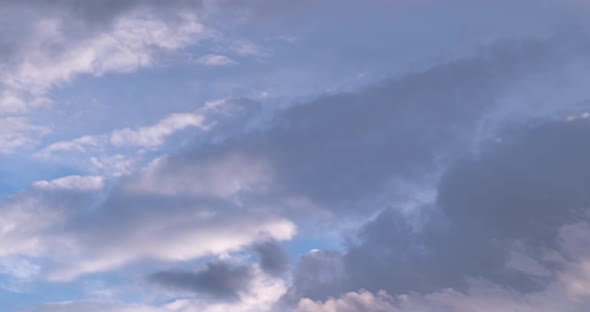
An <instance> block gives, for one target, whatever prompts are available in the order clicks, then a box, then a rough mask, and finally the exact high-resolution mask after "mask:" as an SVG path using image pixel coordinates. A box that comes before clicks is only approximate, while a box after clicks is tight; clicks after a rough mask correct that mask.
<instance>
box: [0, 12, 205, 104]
mask: <svg viewBox="0 0 590 312" xmlns="http://www.w3.org/2000/svg"><path fill="white" fill-rule="evenodd" d="M18 22H20V21H18ZM75 25H76V23H75V22H74V23H70V21H69V20H68V19H67V18H66V17H65V16H59V17H42V18H39V19H37V20H36V21H35V22H34V25H33V27H32V30H31V33H30V34H29V36H26V37H25V38H23V39H22V40H21V45H20V46H19V49H18V51H19V53H22V55H23V57H17V56H15V57H14V58H15V59H14V60H12V61H10V62H7V63H5V64H3V65H4V67H5V68H4V69H3V71H2V74H0V112H13V113H14V112H26V111H28V110H30V109H31V108H34V107H39V106H46V105H48V104H50V103H51V100H49V99H48V98H47V93H48V91H49V90H50V89H51V88H53V87H56V86H60V85H63V84H64V83H66V82H68V81H70V80H72V79H73V78H74V77H76V76H78V75H81V74H91V75H95V76H100V75H103V74H105V73H109V72H130V71H133V70H136V69H138V68H141V67H146V66H150V65H152V64H153V59H154V54H155V53H156V52H157V51H158V50H176V49H179V48H182V47H184V46H186V45H189V44H191V43H194V42H196V41H197V40H198V39H200V38H201V37H203V36H204V34H205V28H204V27H203V25H201V24H200V23H199V21H198V20H197V18H196V16H194V15H191V14H188V13H183V14H180V15H177V16H176V17H175V18H170V19H168V20H165V19H162V18H161V17H160V16H157V15H154V14H152V12H150V11H149V10H139V9H138V10H134V11H133V12H132V13H130V14H126V15H123V16H119V17H116V18H115V19H114V21H113V24H112V25H111V27H108V28H107V29H109V30H108V31H106V32H96V33H91V34H88V35H87V36H85V37H82V38H80V37H75V36H72V35H71V33H73V29H71V28H72V27H76V26H75Z"/></svg>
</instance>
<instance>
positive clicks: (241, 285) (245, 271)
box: [148, 262, 254, 299]
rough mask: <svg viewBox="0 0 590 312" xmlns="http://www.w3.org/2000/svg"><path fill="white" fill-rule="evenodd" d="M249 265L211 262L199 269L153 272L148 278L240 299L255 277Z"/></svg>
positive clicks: (226, 297)
mask: <svg viewBox="0 0 590 312" xmlns="http://www.w3.org/2000/svg"><path fill="white" fill-rule="evenodd" d="M253 274H254V273H253V272H252V269H251V268H250V267H247V266H232V265H230V264H228V263H225V262H210V263H208V264H207V266H206V267H205V268H204V269H202V270H198V271H186V270H176V271H161V272H156V273H153V274H152V275H150V276H149V278H148V280H149V281H150V282H152V283H155V284H158V285H160V286H163V287H166V288H170V289H173V290H181V291H187V292H193V293H197V294H205V295H211V296H214V297H217V298H221V299H238V298H239V295H240V293H241V292H244V291H247V290H248V287H249V286H250V282H251V280H252V278H253Z"/></svg>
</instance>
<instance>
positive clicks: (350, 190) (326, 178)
mask: <svg viewBox="0 0 590 312" xmlns="http://www.w3.org/2000/svg"><path fill="white" fill-rule="evenodd" d="M586 42H587V41H585V40H575V41H574V40H570V39H563V38H554V39H551V40H539V41H519V40H515V41H507V42H500V43H498V44H496V45H493V46H491V47H489V48H488V49H485V50H482V52H481V53H480V54H479V55H477V56H474V57H473V58H467V59H462V60H457V61H453V62H450V63H448V64H442V65H438V66H434V67H432V68H431V69H429V70H426V71H423V72H417V73H413V74H409V75H406V76H403V77H401V78H399V79H390V80H386V81H383V82H381V83H378V84H376V85H373V86H370V87H367V88H364V89H362V90H360V91H358V92H354V93H343V94H336V95H326V96H322V97H319V98H317V99H316V100H313V101H310V102H306V103H302V104H299V105H294V106H293V107H291V108H288V109H286V110H284V111H281V112H279V113H277V114H276V116H275V117H274V118H273V119H272V121H271V122H270V124H269V125H266V128H261V129H257V130H256V131H247V132H245V133H244V134H242V135H236V136H234V137H232V138H227V139H225V140H223V141H222V142H216V143H211V144H206V143H205V144H201V145H199V146H197V147H195V148H194V149H193V151H192V152H189V153H185V154H182V155H178V156H176V157H173V158H171V161H169V163H168V164H167V165H166V166H164V167H162V168H161V174H162V175H165V172H183V171H185V170H186V168H192V167H198V166H199V164H202V163H208V162H211V160H212V159H213V160H215V159H218V158H224V157H227V156H228V155H247V156H248V157H251V158H253V159H261V160H263V161H265V162H268V163H269V164H270V165H271V168H272V170H273V178H274V179H275V181H274V184H273V187H272V188H273V189H272V191H273V192H274V193H273V194H274V195H277V196H282V195H285V194H288V195H300V196H304V197H306V198H309V199H311V200H312V201H313V202H315V203H318V204H320V205H321V206H322V207H325V208H328V209H332V210H338V211H347V212H351V213H364V212H366V210H367V209H371V210H374V209H375V208H377V207H368V206H367V205H363V206H360V205H358V203H359V202H360V201H361V200H362V199H366V198H371V197H372V196H374V195H376V194H378V193H379V192H381V191H382V190H383V189H384V188H385V187H386V185H387V184H388V183H389V182H391V181H395V180H396V179H402V178H403V179H407V178H414V177H418V176H421V175H423V174H425V173H430V172H432V171H433V170H435V168H436V167H437V166H438V165H439V163H440V162H441V161H442V162H447V161H450V160H452V159H453V157H455V155H456V154H457V153H456V151H458V150H465V148H466V147H469V146H470V145H471V144H472V143H473V142H476V141H477V140H479V139H480V138H478V137H477V136H478V135H479V134H480V133H479V132H478V131H480V130H481V129H482V128H485V127H482V125H485V120H486V118H487V117H488V116H489V115H491V114H492V113H494V112H497V111H498V110H502V109H503V108H502V107H501V100H502V99H503V96H504V95H505V94H506V93H508V92H509V91H508V90H509V89H510V88H512V87H513V86H514V85H515V84H518V83H519V82H521V81H526V80H527V79H530V78H532V77H538V76H545V75H546V73H547V72H550V71H552V70H554V69H556V68H559V67H560V66H562V65H563V64H564V63H565V62H571V61H572V59H576V58H577V57H579V55H580V53H582V52H583V51H587V50H588V47H587V45H586ZM564 46H568V48H567V49H565V48H563V47H564ZM484 130H485V129H484ZM483 135H485V133H483ZM269 198H271V196H266V197H265V199H266V200H268V199H269ZM273 199H274V198H273ZM378 208H381V207H378Z"/></svg>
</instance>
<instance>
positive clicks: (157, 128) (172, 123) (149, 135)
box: [111, 112, 205, 148]
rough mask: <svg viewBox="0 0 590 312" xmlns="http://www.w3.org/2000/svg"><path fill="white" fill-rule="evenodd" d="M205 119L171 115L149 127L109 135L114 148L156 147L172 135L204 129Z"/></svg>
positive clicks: (127, 129) (188, 115) (187, 114)
mask: <svg viewBox="0 0 590 312" xmlns="http://www.w3.org/2000/svg"><path fill="white" fill-rule="evenodd" d="M204 121H205V117H204V116H203V115H202V114H200V113H198V112H197V113H184V114H178V113H177V114H171V115H169V116H167V117H166V118H164V119H162V120H160V121H159V122H158V123H157V124H155V125H153V126H150V127H143V128H139V129H129V128H125V129H120V130H115V131H113V133H112V134H111V144H113V145H114V146H123V145H126V146H142V147H150V148H153V147H157V146H159V145H162V144H163V143H164V140H165V139H166V138H167V137H169V136H170V135H172V134H173V133H175V132H177V131H179V130H182V129H185V128H189V127H196V128H205V125H204Z"/></svg>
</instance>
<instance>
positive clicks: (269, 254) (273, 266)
mask: <svg viewBox="0 0 590 312" xmlns="http://www.w3.org/2000/svg"><path fill="white" fill-rule="evenodd" d="M254 251H255V252H256V254H257V255H258V257H259V258H260V268H261V269H262V270H263V271H264V272H266V273H268V274H270V275H273V276H280V275H282V274H283V273H285V272H286V271H287V270H288V269H289V257H288V255H287V253H286V252H285V251H284V250H283V248H282V247H281V245H279V243H278V242H276V241H265V242H261V243H258V244H256V245H255V246H254Z"/></svg>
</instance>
